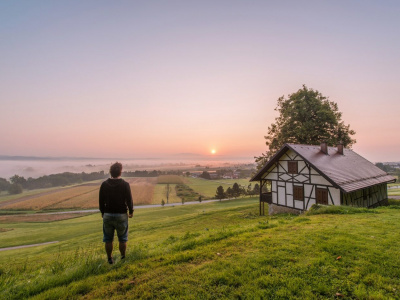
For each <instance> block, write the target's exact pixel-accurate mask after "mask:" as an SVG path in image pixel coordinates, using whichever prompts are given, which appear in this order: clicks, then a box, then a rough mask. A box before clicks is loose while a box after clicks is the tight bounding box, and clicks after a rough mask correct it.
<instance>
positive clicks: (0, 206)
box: [0, 183, 100, 208]
mask: <svg viewBox="0 0 400 300" xmlns="http://www.w3.org/2000/svg"><path fill="white" fill-rule="evenodd" d="M80 186H99V187H100V183H84V184H80V185H74V186H71V187H68V188H62V187H60V188H58V189H54V190H51V191H48V192H43V193H38V194H35V195H29V196H23V197H21V198H17V199H12V200H6V201H3V202H0V208H2V207H4V206H6V205H9V204H14V203H19V202H23V201H26V200H30V199H34V198H38V197H42V196H46V195H51V194H54V193H58V192H59V191H62V190H64V191H66V190H70V189H73V188H76V187H80Z"/></svg>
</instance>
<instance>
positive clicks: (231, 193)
mask: <svg viewBox="0 0 400 300" xmlns="http://www.w3.org/2000/svg"><path fill="white" fill-rule="evenodd" d="M226 195H227V196H228V198H229V199H230V198H232V197H233V190H232V188H231V187H228V188H227V189H226Z"/></svg>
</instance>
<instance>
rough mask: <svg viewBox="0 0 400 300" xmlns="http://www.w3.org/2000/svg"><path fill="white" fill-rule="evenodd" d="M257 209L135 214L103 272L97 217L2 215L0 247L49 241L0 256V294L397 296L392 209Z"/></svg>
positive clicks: (396, 231) (399, 271) (399, 236)
mask: <svg viewBox="0 0 400 300" xmlns="http://www.w3.org/2000/svg"><path fill="white" fill-rule="evenodd" d="M257 203H258V202H257V199H254V198H253V199H241V200H232V201H223V202H216V203H209V204H201V205H192V206H189V205H187V206H177V207H164V208H154V209H141V210H136V211H135V215H134V218H133V219H130V241H129V243H128V255H127V258H126V260H125V262H122V261H121V260H120V258H119V254H118V253H115V258H116V264H115V265H112V266H110V265H108V264H107V262H106V259H105V253H104V250H103V244H102V242H101V238H102V221H101V217H100V215H99V214H94V215H89V216H83V217H79V218H75V219H68V220H59V221H48V220H47V221H44V220H40V219H36V220H33V221H32V220H30V221H29V220H25V221H23V222H21V221H19V220H18V219H17V218H18V216H14V219H12V218H11V217H8V219H7V220H3V221H1V220H0V244H1V247H9V246H16V245H23V244H30V243H38V242H49V241H59V242H58V243H55V244H51V245H46V246H39V247H32V248H25V249H19V250H9V251H0V295H1V298H2V299H3V298H4V299H23V298H33V299H79V298H84V299H99V298H113V299H135V298H141V299H154V298H156V299H167V298H170V299H224V298H226V299H262V298H264V299H288V298H292V299H321V298H322V299H323V298H326V299H333V298H345V299H399V298H400V279H399V278H400V256H399V249H400V222H399V221H400V209H397V208H399V207H400V206H390V207H387V208H379V209H375V210H365V209H360V210H358V209H347V208H343V209H335V210H332V211H325V214H316V215H302V216H291V215H281V216H274V217H269V216H264V217H260V216H258V204H257ZM394 204H397V203H394ZM329 212H331V213H332V212H333V213H334V214H326V213H329Z"/></svg>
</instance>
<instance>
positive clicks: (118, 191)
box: [99, 178, 133, 214]
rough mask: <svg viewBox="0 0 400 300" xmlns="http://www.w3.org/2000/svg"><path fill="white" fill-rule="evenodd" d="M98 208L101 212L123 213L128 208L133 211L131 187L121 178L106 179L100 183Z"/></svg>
mask: <svg viewBox="0 0 400 300" xmlns="http://www.w3.org/2000/svg"><path fill="white" fill-rule="evenodd" d="M99 208H100V211H101V213H102V214H104V213H113V214H124V213H126V212H127V210H128V209H129V214H132V213H133V201H132V193H131V187H130V186H129V183H128V182H126V181H125V180H123V179H111V178H109V179H107V180H106V181H104V182H103V183H102V184H101V187H100V192H99Z"/></svg>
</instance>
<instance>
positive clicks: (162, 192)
mask: <svg viewBox="0 0 400 300" xmlns="http://www.w3.org/2000/svg"><path fill="white" fill-rule="evenodd" d="M175 186H176V184H170V185H169V189H170V193H169V199H168V203H181V201H182V199H181V198H179V197H178V195H177V194H176V189H175ZM166 188H167V184H161V183H158V184H157V185H156V187H155V189H154V194H153V203H152V204H161V201H162V200H163V199H164V202H165V203H167V196H166Z"/></svg>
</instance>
